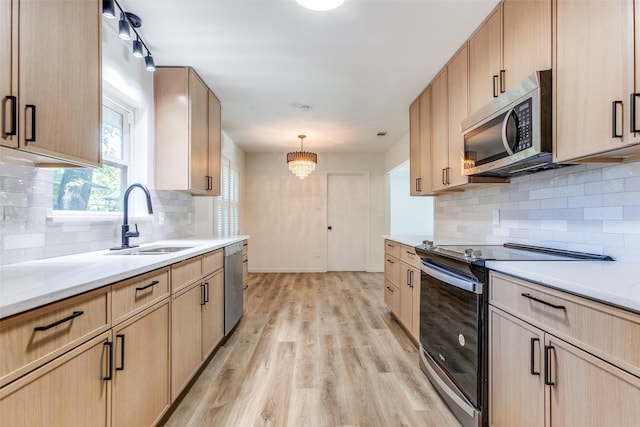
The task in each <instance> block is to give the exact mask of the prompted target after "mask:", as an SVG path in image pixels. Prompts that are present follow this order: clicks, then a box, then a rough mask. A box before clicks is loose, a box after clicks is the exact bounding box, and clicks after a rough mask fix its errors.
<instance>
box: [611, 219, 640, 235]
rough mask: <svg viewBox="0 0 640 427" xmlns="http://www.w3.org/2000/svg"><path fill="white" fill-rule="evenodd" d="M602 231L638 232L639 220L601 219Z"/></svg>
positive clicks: (639, 227)
mask: <svg viewBox="0 0 640 427" xmlns="http://www.w3.org/2000/svg"><path fill="white" fill-rule="evenodd" d="M602 231H603V232H605V233H620V234H626V233H631V234H640V221H603V223H602Z"/></svg>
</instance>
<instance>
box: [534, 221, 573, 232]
mask: <svg viewBox="0 0 640 427" xmlns="http://www.w3.org/2000/svg"><path fill="white" fill-rule="evenodd" d="M540 229H541V230H555V231H567V221H540Z"/></svg>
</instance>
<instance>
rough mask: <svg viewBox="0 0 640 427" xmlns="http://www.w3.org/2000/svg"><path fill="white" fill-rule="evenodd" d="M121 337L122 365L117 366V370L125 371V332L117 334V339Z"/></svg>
mask: <svg viewBox="0 0 640 427" xmlns="http://www.w3.org/2000/svg"><path fill="white" fill-rule="evenodd" d="M118 338H120V340H121V342H120V366H118V367H117V368H116V371H124V334H118V335H116V339H118Z"/></svg>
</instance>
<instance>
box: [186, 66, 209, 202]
mask: <svg viewBox="0 0 640 427" xmlns="http://www.w3.org/2000/svg"><path fill="white" fill-rule="evenodd" d="M208 105H209V91H208V89H207V87H206V86H205V84H204V83H203V82H202V80H200V78H199V77H198V76H197V75H196V73H195V71H193V70H192V69H189V124H190V126H189V137H190V138H189V139H190V156H189V158H190V162H189V165H190V170H189V189H190V190H191V191H193V192H194V193H196V194H206V193H207V188H208V186H209V182H208V178H207V177H208V176H209V164H208V163H209V109H208V108H209V107H208Z"/></svg>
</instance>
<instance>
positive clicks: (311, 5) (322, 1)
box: [296, 0, 344, 11]
mask: <svg viewBox="0 0 640 427" xmlns="http://www.w3.org/2000/svg"><path fill="white" fill-rule="evenodd" d="M296 1H297V2H298V3H299V4H300V5H301V6H303V7H306V8H307V9H311V10H318V11H325V10H332V9H335V8H337V7H338V6H340V5H341V4H342V3H344V0H296Z"/></svg>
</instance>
